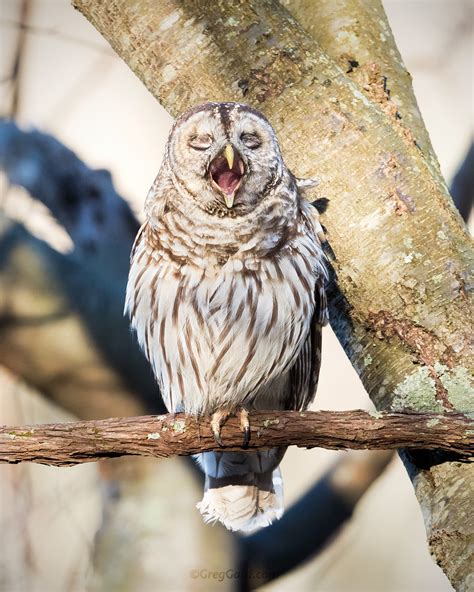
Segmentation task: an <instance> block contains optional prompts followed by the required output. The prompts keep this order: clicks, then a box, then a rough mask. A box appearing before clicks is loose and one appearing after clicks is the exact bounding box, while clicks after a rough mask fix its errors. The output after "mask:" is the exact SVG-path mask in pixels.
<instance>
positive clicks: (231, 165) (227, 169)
mask: <svg viewBox="0 0 474 592" xmlns="http://www.w3.org/2000/svg"><path fill="white" fill-rule="evenodd" d="M244 173H245V166H244V162H243V160H242V159H241V158H240V155H239V153H238V152H237V151H236V150H235V148H234V147H233V146H232V144H227V146H226V147H225V148H224V150H223V151H222V152H221V153H220V154H219V155H218V156H216V158H214V160H213V161H212V162H211V164H210V166H209V175H210V178H211V183H212V185H213V187H214V188H215V189H217V190H218V191H219V193H221V194H222V195H223V197H224V201H225V205H226V206H227V207H228V208H229V209H230V208H232V207H233V205H234V198H235V194H236V192H237V189H238V188H239V187H240V183H241V181H242V178H243V176H244Z"/></svg>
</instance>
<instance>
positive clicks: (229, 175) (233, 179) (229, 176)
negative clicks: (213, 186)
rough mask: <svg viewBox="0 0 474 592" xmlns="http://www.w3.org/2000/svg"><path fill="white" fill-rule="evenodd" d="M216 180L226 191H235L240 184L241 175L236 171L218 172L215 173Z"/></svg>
mask: <svg viewBox="0 0 474 592" xmlns="http://www.w3.org/2000/svg"><path fill="white" fill-rule="evenodd" d="M213 178H214V181H215V182H216V183H217V185H219V187H220V188H221V189H222V191H223V192H224V193H229V194H230V193H234V190H235V188H236V187H237V185H238V184H239V181H240V175H238V174H236V173H234V171H230V170H227V171H223V172H220V171H219V172H216V173H215V174H214V175H213Z"/></svg>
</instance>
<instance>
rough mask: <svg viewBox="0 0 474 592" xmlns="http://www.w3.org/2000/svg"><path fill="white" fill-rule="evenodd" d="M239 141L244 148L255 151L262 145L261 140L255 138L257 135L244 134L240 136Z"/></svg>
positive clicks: (257, 137)
mask: <svg viewBox="0 0 474 592" xmlns="http://www.w3.org/2000/svg"><path fill="white" fill-rule="evenodd" d="M240 140H241V142H242V144H243V145H244V146H247V148H250V149H251V150H255V149H256V148H258V147H259V146H261V144H262V140H261V139H260V138H259V136H257V134H250V133H245V134H242V135H241V136H240Z"/></svg>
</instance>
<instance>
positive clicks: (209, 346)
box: [126, 103, 327, 530]
mask: <svg viewBox="0 0 474 592" xmlns="http://www.w3.org/2000/svg"><path fill="white" fill-rule="evenodd" d="M299 185H300V183H299V182H298V180H297V179H295V177H294V176H293V175H292V174H291V172H290V171H289V170H288V169H287V168H286V166H285V164H284V161H283V159H282V157H281V154H280V149H279V146H278V142H277V139H276V137H275V134H274V132H273V129H272V128H271V126H270V124H269V123H268V121H267V120H266V119H265V118H264V117H263V115H261V114H260V113H258V112H257V111H255V110H253V109H251V108H250V107H247V106H245V105H240V104H237V103H208V104H205V105H201V106H198V107H196V108H195V109H193V110H191V111H190V112H188V113H186V114H185V115H183V116H182V117H181V118H180V119H178V121H177V122H176V123H175V125H174V127H173V129H172V131H171V134H170V137H169V140H168V144H167V147H166V154H165V157H164V160H163V164H162V167H161V169H160V172H159V174H158V176H157V178H156V180H155V182H154V184H153V186H152V188H151V190H150V193H149V195H148V198H147V201H146V206H145V209H146V217H147V219H146V222H145V223H144V225H143V226H142V228H141V230H140V232H139V234H138V236H137V239H136V241H135V245H134V248H133V252H132V263H131V270H130V276H129V282H128V288H127V302H126V308H127V310H128V312H129V314H130V317H131V321H132V325H133V327H134V328H135V329H136V331H137V334H138V339H139V342H140V344H141V346H142V347H143V349H144V351H145V353H146V355H147V357H148V359H149V360H150V362H151V364H152V366H153V369H154V372H155V374H156V377H157V380H158V383H159V385H160V389H161V394H162V396H163V399H164V401H165V403H166V405H167V407H168V409H169V410H170V411H176V410H184V411H186V412H188V413H192V414H202V413H214V412H216V411H218V410H220V411H229V412H231V411H233V410H237V409H238V408H241V407H244V408H252V407H257V408H267V409H304V408H306V407H307V406H308V405H309V403H310V402H311V400H312V399H313V397H314V394H315V391H316V386H317V378H318V373H319V365H320V358H321V353H320V349H321V327H322V325H323V324H324V323H325V322H326V317H327V310H326V301H325V293H324V286H323V282H324V277H325V268H324V262H323V254H322V249H321V243H320V238H321V236H322V231H321V226H320V224H319V220H318V214H317V212H316V210H315V209H314V208H312V207H311V206H310V205H309V204H308V203H307V202H306V201H305V200H304V199H303V198H302V197H301V195H300V193H301V189H299V187H298V186H299ZM301 185H302V183H301ZM305 185H307V183H305ZM283 454H284V450H279V449H275V450H269V451H261V452H248V453H246V452H240V453H226V452H222V453H205V454H202V455H200V458H199V459H198V460H199V461H200V463H201V465H202V468H203V470H204V471H205V473H206V477H207V478H206V492H205V496H204V499H203V501H202V502H201V504H199V507H200V509H201V512H202V513H203V514H204V516H205V518H206V519H208V520H216V519H218V520H220V521H222V522H223V523H224V524H225V525H226V526H227V527H228V528H231V529H234V530H238V529H239V530H251V529H254V528H256V527H258V526H262V525H266V524H269V523H270V522H271V521H272V520H273V519H275V518H278V517H279V516H280V515H281V512H282V498H281V479H280V476H279V470H278V464H279V462H280V460H281V458H282V456H283Z"/></svg>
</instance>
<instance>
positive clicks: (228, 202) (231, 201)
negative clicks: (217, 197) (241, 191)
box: [224, 193, 234, 210]
mask: <svg viewBox="0 0 474 592" xmlns="http://www.w3.org/2000/svg"><path fill="white" fill-rule="evenodd" d="M224 200H225V205H226V206H227V207H228V208H229V210H230V208H231V207H232V206H233V205H234V193H232V194H231V195H227V194H225V195H224Z"/></svg>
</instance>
